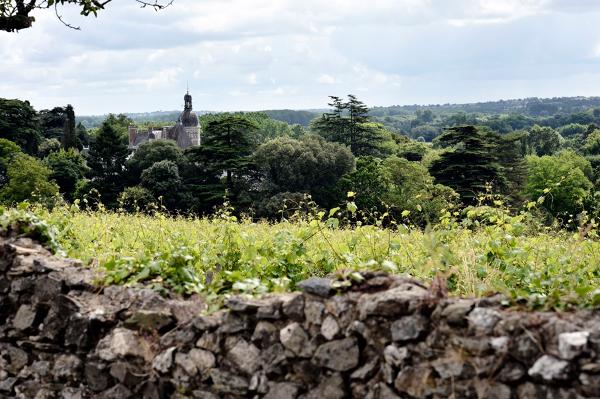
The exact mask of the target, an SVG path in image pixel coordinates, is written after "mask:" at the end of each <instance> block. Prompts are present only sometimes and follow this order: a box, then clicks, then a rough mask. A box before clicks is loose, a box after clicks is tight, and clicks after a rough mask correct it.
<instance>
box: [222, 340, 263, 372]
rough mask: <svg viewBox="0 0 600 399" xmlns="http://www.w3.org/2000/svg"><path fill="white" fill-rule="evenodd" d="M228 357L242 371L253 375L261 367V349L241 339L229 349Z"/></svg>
mask: <svg viewBox="0 0 600 399" xmlns="http://www.w3.org/2000/svg"><path fill="white" fill-rule="evenodd" d="M227 358H228V359H229V360H231V362H232V363H233V364H234V365H235V367H236V368H238V369H239V370H240V371H242V372H244V373H245V374H247V375H252V374H254V372H256V370H257V369H258V367H259V359H260V351H259V350H258V348H257V347H256V346H254V345H252V344H250V343H248V342H246V341H245V340H243V339H240V340H238V341H237V343H236V344H235V345H234V346H233V347H232V348H231V349H230V350H229V352H228V353H227Z"/></svg>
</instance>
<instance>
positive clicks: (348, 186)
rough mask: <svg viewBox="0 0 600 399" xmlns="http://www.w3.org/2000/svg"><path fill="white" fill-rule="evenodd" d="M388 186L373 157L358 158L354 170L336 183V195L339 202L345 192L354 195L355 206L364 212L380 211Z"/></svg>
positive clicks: (380, 168) (379, 161) (386, 178)
mask: <svg viewBox="0 0 600 399" xmlns="http://www.w3.org/2000/svg"><path fill="white" fill-rule="evenodd" d="M388 185H389V180H388V176H387V174H386V173H385V170H384V168H383V166H382V164H381V160H379V159H377V158H375V157H360V158H358V159H357V161H356V170H355V171H353V172H351V173H348V174H346V175H344V176H342V178H341V179H340V181H339V182H338V185H337V188H338V195H339V197H340V198H338V200H341V199H342V198H345V197H346V196H345V195H344V194H345V193H347V192H350V191H352V192H355V193H356V199H355V202H356V205H357V206H358V208H359V209H361V210H364V211H382V210H383V209H384V202H383V198H384V196H385V194H386V193H387V190H388Z"/></svg>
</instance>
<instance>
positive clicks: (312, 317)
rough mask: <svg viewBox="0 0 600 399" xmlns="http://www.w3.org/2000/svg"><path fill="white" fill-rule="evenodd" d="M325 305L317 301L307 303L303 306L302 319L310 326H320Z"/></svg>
mask: <svg viewBox="0 0 600 399" xmlns="http://www.w3.org/2000/svg"><path fill="white" fill-rule="evenodd" d="M324 312H325V305H323V304H322V303H321V302H317V301H308V302H306V303H305V304H304V317H305V318H306V321H308V322H309V323H310V324H315V325H321V323H322V322H323V313H324Z"/></svg>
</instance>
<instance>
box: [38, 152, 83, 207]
mask: <svg viewBox="0 0 600 399" xmlns="http://www.w3.org/2000/svg"><path fill="white" fill-rule="evenodd" d="M44 162H45V163H46V165H47V166H48V167H49V168H50V169H51V170H52V174H51V175H50V177H51V178H52V179H53V180H54V181H56V183H57V184H58V187H59V188H60V192H61V193H62V194H64V195H65V198H66V199H68V200H72V199H73V194H74V193H75V188H76V186H77V182H79V180H82V179H83V178H84V177H85V175H86V173H87V172H89V168H88V167H87V166H86V165H85V160H84V159H83V157H82V156H81V154H80V153H79V152H77V151H76V150H74V149H73V148H70V149H69V150H67V151H65V150H60V151H58V152H52V153H51V154H50V155H48V156H47V157H46V158H45V159H44Z"/></svg>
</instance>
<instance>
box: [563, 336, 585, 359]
mask: <svg viewBox="0 0 600 399" xmlns="http://www.w3.org/2000/svg"><path fill="white" fill-rule="evenodd" d="M589 338H590V333H589V332H587V331H578V332H570V333H562V334H559V336H558V351H559V353H560V357H561V358H562V359H565V360H570V359H574V358H576V357H577V356H579V355H581V354H582V353H583V352H584V351H585V349H586V347H587V345H588V340H589Z"/></svg>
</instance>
